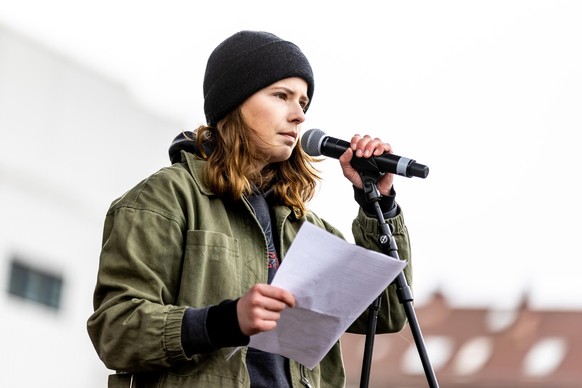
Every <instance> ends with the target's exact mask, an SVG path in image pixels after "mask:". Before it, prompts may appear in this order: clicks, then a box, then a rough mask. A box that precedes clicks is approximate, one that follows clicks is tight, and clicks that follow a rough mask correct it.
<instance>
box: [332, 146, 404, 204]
mask: <svg viewBox="0 0 582 388" xmlns="http://www.w3.org/2000/svg"><path fill="white" fill-rule="evenodd" d="M384 152H389V153H392V147H391V146H390V144H388V143H383V142H382V140H380V139H378V138H374V139H372V138H371V137H370V136H368V135H365V136H363V137H362V136H360V135H354V136H353V137H352V140H351V142H350V148H348V149H347V150H346V152H344V154H343V155H342V156H340V158H339V161H340V165H341V167H342V170H343V173H344V176H345V177H346V178H347V179H348V180H349V181H350V182H352V184H353V185H354V186H356V187H357V188H359V189H362V188H363V183H362V178H361V177H360V174H359V173H358V171H357V170H356V169H354V168H353V167H352V165H351V164H350V161H351V160H352V157H359V158H362V157H363V158H369V157H371V156H380V155H382V154H383V153H384ZM393 183H394V174H390V173H386V174H384V175H382V176H381V177H380V179H378V182H377V186H378V190H379V191H380V194H382V195H385V196H387V195H389V194H390V190H391V189H392V184H393Z"/></svg>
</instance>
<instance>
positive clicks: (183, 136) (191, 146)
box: [168, 131, 212, 164]
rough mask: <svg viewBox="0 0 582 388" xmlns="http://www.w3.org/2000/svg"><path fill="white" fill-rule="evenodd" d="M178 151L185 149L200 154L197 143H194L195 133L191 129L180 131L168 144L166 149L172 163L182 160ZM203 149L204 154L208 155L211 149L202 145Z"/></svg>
mask: <svg viewBox="0 0 582 388" xmlns="http://www.w3.org/2000/svg"><path fill="white" fill-rule="evenodd" d="M180 151H186V152H189V153H191V154H194V155H197V156H202V153H201V152H200V149H199V148H198V144H196V133H195V132H192V131H182V132H180V134H179V135H178V136H176V137H175V138H174V140H173V141H172V144H171V145H170V149H169V150H168V154H169V156H170V161H171V162H172V164H174V163H178V162H180V161H181V160H182V157H181V156H180ZM204 151H205V152H206V155H210V154H211V153H212V150H211V149H210V147H206V146H205V147H204Z"/></svg>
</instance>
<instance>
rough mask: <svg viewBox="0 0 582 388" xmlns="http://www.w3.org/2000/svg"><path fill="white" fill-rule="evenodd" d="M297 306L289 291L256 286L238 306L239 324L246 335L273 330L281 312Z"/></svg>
mask: <svg viewBox="0 0 582 388" xmlns="http://www.w3.org/2000/svg"><path fill="white" fill-rule="evenodd" d="M293 306H295V297H294V296H293V295H292V294H291V293H290V292H288V291H286V290H284V289H282V288H279V287H275V286H271V285H268V284H255V285H254V286H253V287H251V289H250V290H249V291H248V292H247V293H246V294H244V295H243V296H242V297H241V298H240V299H239V300H238V303H237V305H236V313H237V317H238V324H239V326H240V329H241V331H242V333H243V334H244V335H248V336H250V335H253V334H257V333H260V332H262V331H268V330H272V329H274V328H275V327H276V326H277V321H278V320H279V318H281V312H282V311H283V310H285V309H286V308H287V307H293Z"/></svg>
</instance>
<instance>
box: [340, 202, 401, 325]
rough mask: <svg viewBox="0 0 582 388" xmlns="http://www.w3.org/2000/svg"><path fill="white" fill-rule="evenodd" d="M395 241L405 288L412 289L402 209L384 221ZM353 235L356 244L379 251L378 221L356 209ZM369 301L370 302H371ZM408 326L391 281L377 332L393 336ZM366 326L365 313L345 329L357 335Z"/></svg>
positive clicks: (366, 316) (394, 285) (383, 302)
mask: <svg viewBox="0 0 582 388" xmlns="http://www.w3.org/2000/svg"><path fill="white" fill-rule="evenodd" d="M386 222H387V223H388V224H389V226H390V228H391V230H392V235H393V237H394V241H395V242H396V246H397V248H398V256H399V258H400V259H401V260H405V261H406V262H407V263H408V265H407V266H406V267H405V268H404V275H405V278H406V281H407V282H408V285H409V286H410V287H412V266H411V262H410V260H411V257H410V240H409V236H408V230H407V228H406V225H405V223H404V216H403V213H402V210H401V209H400V208H398V212H397V215H396V216H395V217H393V218H390V219H387V220H386ZM352 233H353V235H354V240H355V242H356V244H357V245H360V246H362V247H365V248H368V249H372V250H375V251H378V252H382V247H381V246H380V244H379V242H378V239H379V236H380V226H379V223H378V220H377V219H376V218H374V217H370V216H368V215H367V214H366V213H365V212H364V210H363V209H362V208H360V209H359V212H358V216H357V217H356V219H355V220H354V221H353V223H352ZM371 302H372V301H371ZM406 323H407V317H406V312H405V310H404V306H403V305H402V304H401V303H400V301H399V299H398V296H397V293H396V284H395V283H394V282H392V283H391V284H390V285H389V286H388V288H387V289H386V290H385V291H384V293H383V294H382V300H381V305H380V311H379V312H378V325H377V332H378V333H393V332H398V331H400V330H402V329H403V328H404V326H405V325H406ZM367 324H368V310H367V309H366V311H364V312H363V314H362V315H361V316H360V317H359V318H358V319H357V320H356V321H355V322H354V323H353V324H352V325H351V326H350V327H349V328H348V332H350V333H356V334H365V333H366V330H367Z"/></svg>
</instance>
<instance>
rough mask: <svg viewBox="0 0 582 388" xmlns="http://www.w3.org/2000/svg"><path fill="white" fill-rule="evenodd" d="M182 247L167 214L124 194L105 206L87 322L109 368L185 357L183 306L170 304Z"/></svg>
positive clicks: (140, 367) (157, 364)
mask: <svg viewBox="0 0 582 388" xmlns="http://www.w3.org/2000/svg"><path fill="white" fill-rule="evenodd" d="M130 194H131V193H130ZM135 195H137V194H135ZM182 247H183V232H182V225H180V222H179V220H177V219H175V218H172V216H171V215H170V214H165V213H164V212H163V211H161V210H159V211H157V210H156V208H149V209H147V210H146V209H144V208H143V207H141V206H139V205H136V204H135V203H134V202H132V201H131V200H130V199H128V198H127V197H126V198H125V199H124V203H123V204H117V205H115V206H113V207H112V208H111V209H110V211H109V213H108V214H107V216H106V220H105V226H104V234H103V244H102V251H101V256H100V260H99V272H98V277H97V284H96V287H95V292H94V299H93V304H94V309H95V312H94V313H93V314H92V315H91V316H90V318H89V320H88V322H87V330H88V333H89V336H90V338H91V341H92V342H93V345H94V347H95V349H96V351H97V353H98V355H99V357H100V358H101V360H102V361H103V362H104V363H105V365H106V366H107V367H108V368H110V369H113V370H118V371H125V372H138V371H145V370H150V371H151V370H152V369H158V368H162V367H167V366H170V365H172V364H173V363H175V361H177V360H182V359H186V358H187V357H186V355H185V353H184V350H183V348H182V345H181V325H182V318H183V315H184V312H185V309H186V307H185V306H175V305H173V304H172V303H173V302H174V301H175V300H176V297H177V295H175V294H176V293H177V292H178V291H177V290H178V289H179V287H178V284H179V281H180V279H179V276H180V273H181V271H180V268H181V260H182V257H183V253H182Z"/></svg>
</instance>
